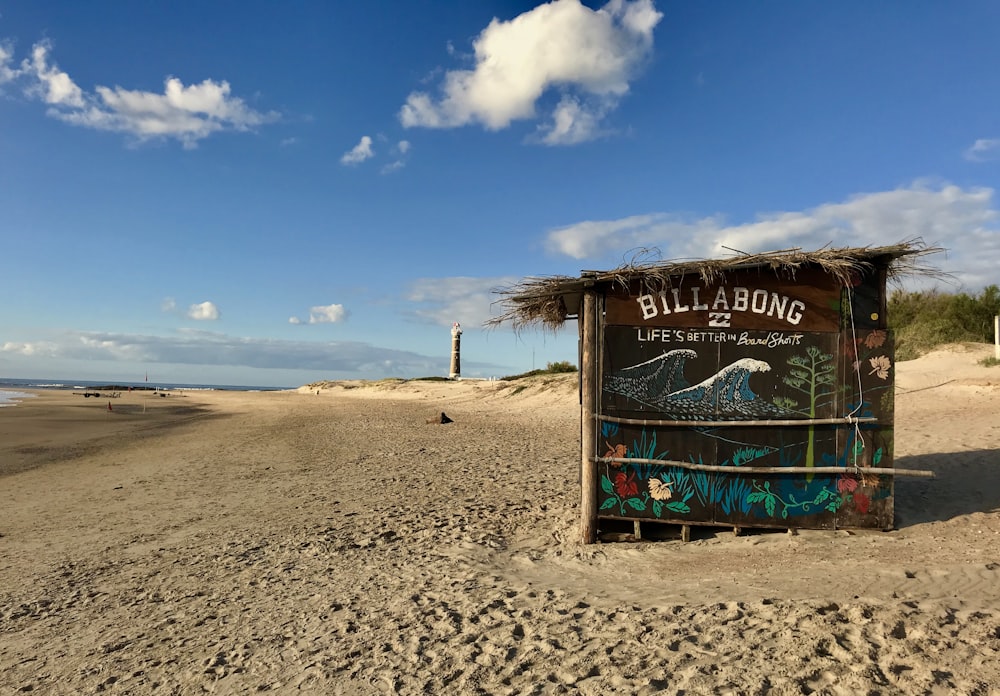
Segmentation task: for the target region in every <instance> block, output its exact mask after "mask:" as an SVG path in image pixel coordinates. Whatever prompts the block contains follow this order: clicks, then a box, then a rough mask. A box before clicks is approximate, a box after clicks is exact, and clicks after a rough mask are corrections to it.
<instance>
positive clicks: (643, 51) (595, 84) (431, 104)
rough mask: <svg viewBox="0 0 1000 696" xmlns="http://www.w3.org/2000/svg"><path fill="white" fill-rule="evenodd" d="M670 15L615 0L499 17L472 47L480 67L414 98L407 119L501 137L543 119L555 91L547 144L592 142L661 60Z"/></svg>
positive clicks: (564, 0) (563, 2)
mask: <svg viewBox="0 0 1000 696" xmlns="http://www.w3.org/2000/svg"><path fill="white" fill-rule="evenodd" d="M662 16H663V15H662V14H661V13H660V12H658V11H657V10H656V9H655V7H654V6H653V2H652V0H611V2H609V3H608V4H606V5H605V6H604V7H602V8H601V9H599V10H591V9H589V8H587V7H585V6H583V5H582V4H581V3H580V2H579V0H553V1H552V2H549V3H546V4H544V5H540V6H538V7H536V8H534V9H533V10H530V11H528V12H525V13H523V14H521V15H519V16H517V17H515V18H514V19H512V20H510V21H502V20H500V19H496V18H494V19H493V21H491V22H490V24H489V26H487V27H486V29H484V30H483V31H482V33H480V34H479V36H478V37H477V38H476V39H475V41H474V42H473V48H474V51H475V56H474V60H475V65H474V67H473V68H472V69H469V70H452V71H449V72H447V73H446V74H445V76H444V79H443V82H442V84H441V85H440V92H441V94H440V96H439V97H434V96H432V95H430V94H428V93H427V92H413V93H412V94H410V95H409V97H408V98H407V100H406V103H405V104H404V105H403V107H402V109H401V110H400V112H399V119H400V121H401V122H402V124H403V126H405V127H407V128H411V127H418V126H419V127H424V128H454V127H458V126H464V125H468V124H481V125H483V126H485V127H486V128H488V129H490V130H499V129H502V128H506V127H508V126H509V125H510V124H511V122H512V121H514V120H520V119H534V118H537V106H538V103H539V101H540V100H541V99H542V97H543V95H545V94H546V93H547V92H549V91H552V90H555V91H557V92H559V93H560V94H561V99H560V101H559V103H558V105H557V106H556V107H555V109H554V110H553V112H552V113H551V114H550V115H549V116H548V117H547V118H546V122H545V123H544V124H543V125H541V126H540V128H539V138H540V140H541V142H544V143H546V144H549V145H569V144H574V143H579V142H583V141H585V140H590V139H593V138H595V137H597V136H598V135H600V134H601V128H600V123H601V121H602V120H603V118H604V117H605V116H606V115H607V114H608V113H609V112H610V111H612V110H613V109H614V108H615V107H616V106H617V104H618V101H619V100H620V99H621V98H622V97H623V96H624V95H625V94H627V93H628V91H629V83H630V81H631V80H632V79H633V78H634V77H635V75H636V74H637V73H638V71H639V69H640V68H641V66H642V64H643V62H644V61H645V60H646V58H647V57H648V56H649V55H650V53H651V52H652V47H653V30H654V28H655V27H656V25H657V24H658V23H659V21H660V19H661V18H662Z"/></svg>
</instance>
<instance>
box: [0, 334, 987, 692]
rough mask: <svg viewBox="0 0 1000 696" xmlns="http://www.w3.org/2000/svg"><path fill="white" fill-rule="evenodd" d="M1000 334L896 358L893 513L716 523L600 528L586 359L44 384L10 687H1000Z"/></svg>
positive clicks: (7, 606)
mask: <svg viewBox="0 0 1000 696" xmlns="http://www.w3.org/2000/svg"><path fill="white" fill-rule="evenodd" d="M991 353H992V348H989V347H975V348H963V347H961V346H954V347H949V348H947V349H944V350H941V351H937V352H935V353H933V354H931V355H929V356H926V357H924V358H921V359H920V360H915V361H910V362H903V363H899V364H898V365H897V377H896V385H897V390H896V444H895V447H896V460H895V463H896V465H897V466H899V467H904V468H910V469H932V470H934V471H935V472H937V475H938V477H937V478H936V479H933V480H929V479H915V478H901V479H900V480H899V481H898V482H897V484H896V491H895V503H896V529H895V530H894V531H891V532H876V531H871V532H867V531H864V532H860V531H855V532H849V531H844V530H841V531H835V532H824V531H800V532H799V533H797V534H790V533H786V532H775V531H770V532H751V533H748V534H746V535H744V536H739V537H737V536H734V535H733V534H732V533H731V531H728V530H725V529H696V530H695V533H694V538H693V540H692V541H691V542H689V543H683V542H681V541H679V540H678V539H676V538H668V539H665V540H662V541H656V542H622V543H604V544H596V545H591V546H583V545H581V544H580V543H579V541H578V537H579V532H578V529H579V519H578V513H579V497H580V493H579V484H578V478H577V471H578V460H579V429H580V425H579V407H578V399H577V393H576V376H575V375H565V376H558V377H547V378H540V379H537V380H534V381H532V382H531V386H529V387H527V388H521V387H520V386H518V384H519V383H515V384H511V383H503V382H474V381H464V382H458V383H455V382H412V381H411V382H406V383H392V382H385V383H375V384H362V383H356V382H341V383H331V384H328V385H326V386H325V387H324V388H322V389H320V393H319V394H317V393H316V390H315V388H313V389H306V388H303V389H300V390H298V391H288V392H261V393H240V392H175V393H173V394H171V395H170V396H168V397H156V396H153V395H152V394H149V393H140V392H134V393H126V394H123V395H122V396H121V398H119V399H113V400H108V399H101V400H95V399H83V398H82V397H79V396H73V395H71V394H67V393H55V392H39V396H37V397H36V398H33V399H28V400H25V401H23V402H22V403H20V404H19V405H17V406H15V407H12V408H3V409H0V693H29V692H30V693H35V694H81V693H110V694H115V693H118V694H185V695H186V694H197V693H214V694H248V693H278V694H292V693H318V694H383V693H404V694H417V693H420V694H442V693H454V694H528V693H532V694H563V693H579V694H609V693H616V694H646V693H656V692H663V693H684V694H810V693H818V694H865V693H870V694H1000V368H985V367H982V366H980V365H978V364H977V360H979V359H980V358H982V357H984V356H985V355H989V354H991ZM108 403H111V404H112V410H111V411H109V410H108V408H107V405H108ZM442 411H443V412H446V413H447V414H448V416H449V417H450V418H452V419H453V420H454V422H453V423H448V424H445V425H440V424H437V425H435V424H428V423H427V420H428V419H431V418H434V417H435V416H437V415H439V414H440V413H441V412H442ZM664 531H671V528H664ZM673 531H676V530H673ZM673 531H671V533H673ZM674 537H676V534H674Z"/></svg>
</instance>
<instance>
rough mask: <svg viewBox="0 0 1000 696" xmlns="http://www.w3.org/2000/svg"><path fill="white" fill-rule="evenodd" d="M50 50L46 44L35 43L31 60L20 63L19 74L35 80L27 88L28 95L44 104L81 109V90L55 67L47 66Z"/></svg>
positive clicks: (82, 104)
mask: <svg viewBox="0 0 1000 696" xmlns="http://www.w3.org/2000/svg"><path fill="white" fill-rule="evenodd" d="M50 48H51V46H50V44H49V43H48V42H45V41H43V42H40V43H37V44H35V45H34V47H33V48H32V49H31V59H30V60H29V59H27V58H26V59H24V60H23V61H22V62H21V73H22V74H28V75H33V76H34V77H35V80H36V81H35V82H33V83H32V84H30V85H29V86H28V89H27V91H28V93H29V94H34V95H36V96H39V97H40V98H41V99H43V100H44V101H45V103H46V104H53V105H56V106H65V107H70V108H74V109H82V108H83V106H84V100H83V90H82V89H80V88H79V87H78V86H77V85H76V83H75V82H73V80H72V79H71V78H70V76H69V75H67V74H66V73H64V72H63V71H62V70H60V69H59V68H57V67H56V66H54V65H52V66H50V65H49V62H48V54H49V49H50Z"/></svg>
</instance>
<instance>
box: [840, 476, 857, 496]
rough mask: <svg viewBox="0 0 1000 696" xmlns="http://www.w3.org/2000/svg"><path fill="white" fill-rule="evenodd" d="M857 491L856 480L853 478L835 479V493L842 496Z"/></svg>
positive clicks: (842, 477)
mask: <svg viewBox="0 0 1000 696" xmlns="http://www.w3.org/2000/svg"><path fill="white" fill-rule="evenodd" d="M857 489H858V480H857V479H856V478H854V477H853V476H841V477H840V478H839V479H837V491H838V492H839V493H840V494H841V495H843V494H845V493H853V492H854V491H856V490H857Z"/></svg>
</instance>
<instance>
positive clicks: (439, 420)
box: [427, 411, 455, 425]
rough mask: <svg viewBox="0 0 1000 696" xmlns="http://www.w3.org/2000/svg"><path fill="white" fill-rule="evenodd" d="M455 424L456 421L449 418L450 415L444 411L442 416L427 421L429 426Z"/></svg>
mask: <svg viewBox="0 0 1000 696" xmlns="http://www.w3.org/2000/svg"><path fill="white" fill-rule="evenodd" d="M454 422H455V421H453V420H452V419H451V418H449V417H448V414H446V413H445V412H444V411H441V415H440V416H434V417H433V418H428V419H427V424H428V425H438V424H442V425H443V424H444V423H454Z"/></svg>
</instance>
